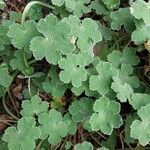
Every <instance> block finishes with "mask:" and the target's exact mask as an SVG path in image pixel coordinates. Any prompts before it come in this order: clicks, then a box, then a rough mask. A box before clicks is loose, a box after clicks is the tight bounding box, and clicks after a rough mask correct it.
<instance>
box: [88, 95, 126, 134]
mask: <svg viewBox="0 0 150 150" xmlns="http://www.w3.org/2000/svg"><path fill="white" fill-rule="evenodd" d="M93 109H94V111H95V113H93V114H92V116H91V118H90V123H91V126H92V130H93V131H99V130H101V131H102V132H103V133H104V134H107V135H110V134H111V133H112V131H113V128H119V127H120V126H121V125H122V124H123V122H122V118H121V116H120V115H119V112H120V104H119V103H117V102H115V101H111V100H109V99H108V98H106V97H101V98H100V99H98V100H96V102H95V103H94V106H93Z"/></svg>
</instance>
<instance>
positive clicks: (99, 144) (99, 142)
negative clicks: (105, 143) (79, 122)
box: [91, 134, 102, 146]
mask: <svg viewBox="0 0 150 150" xmlns="http://www.w3.org/2000/svg"><path fill="white" fill-rule="evenodd" d="M91 137H92V139H93V140H94V141H95V142H96V143H97V144H98V145H100V146H102V145H101V143H100V142H99V141H98V140H97V139H96V138H95V137H94V136H93V135H92V134H91Z"/></svg>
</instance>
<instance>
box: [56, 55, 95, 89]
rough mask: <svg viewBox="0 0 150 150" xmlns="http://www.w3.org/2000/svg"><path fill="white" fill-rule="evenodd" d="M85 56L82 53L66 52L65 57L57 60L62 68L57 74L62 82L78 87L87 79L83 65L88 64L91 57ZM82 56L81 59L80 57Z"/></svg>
mask: <svg viewBox="0 0 150 150" xmlns="http://www.w3.org/2000/svg"><path fill="white" fill-rule="evenodd" d="M83 56H86V55H84V54H82V53H79V54H78V55H75V54H68V55H67V58H62V59H61V60H60V61H59V67H60V68H61V69H63V70H62V71H61V72H60V74H59V76H60V80H61V81H63V82H64V83H70V82H71V83H72V85H73V86H74V87H80V86H81V85H82V82H83V81H86V80H87V70H86V69H85V66H88V65H89V64H90V63H91V62H92V60H93V59H92V57H91V56H90V55H89V56H87V58H86V57H84V59H83V58H82V57H83ZM80 58H82V59H80Z"/></svg>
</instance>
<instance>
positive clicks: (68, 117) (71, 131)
mask: <svg viewBox="0 0 150 150" xmlns="http://www.w3.org/2000/svg"><path fill="white" fill-rule="evenodd" d="M63 121H64V122H65V124H66V126H67V130H68V133H69V134H71V135H74V134H75V133H76V131H77V124H76V123H75V122H74V121H73V120H72V118H71V115H70V114H69V113H67V114H66V115H64V117H63Z"/></svg>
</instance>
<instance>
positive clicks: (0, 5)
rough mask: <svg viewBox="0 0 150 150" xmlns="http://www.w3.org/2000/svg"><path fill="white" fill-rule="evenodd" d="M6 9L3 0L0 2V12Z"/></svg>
mask: <svg viewBox="0 0 150 150" xmlns="http://www.w3.org/2000/svg"><path fill="white" fill-rule="evenodd" d="M5 7H6V3H5V2H4V1H3V0H0V10H3V9H4V8H5Z"/></svg>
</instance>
